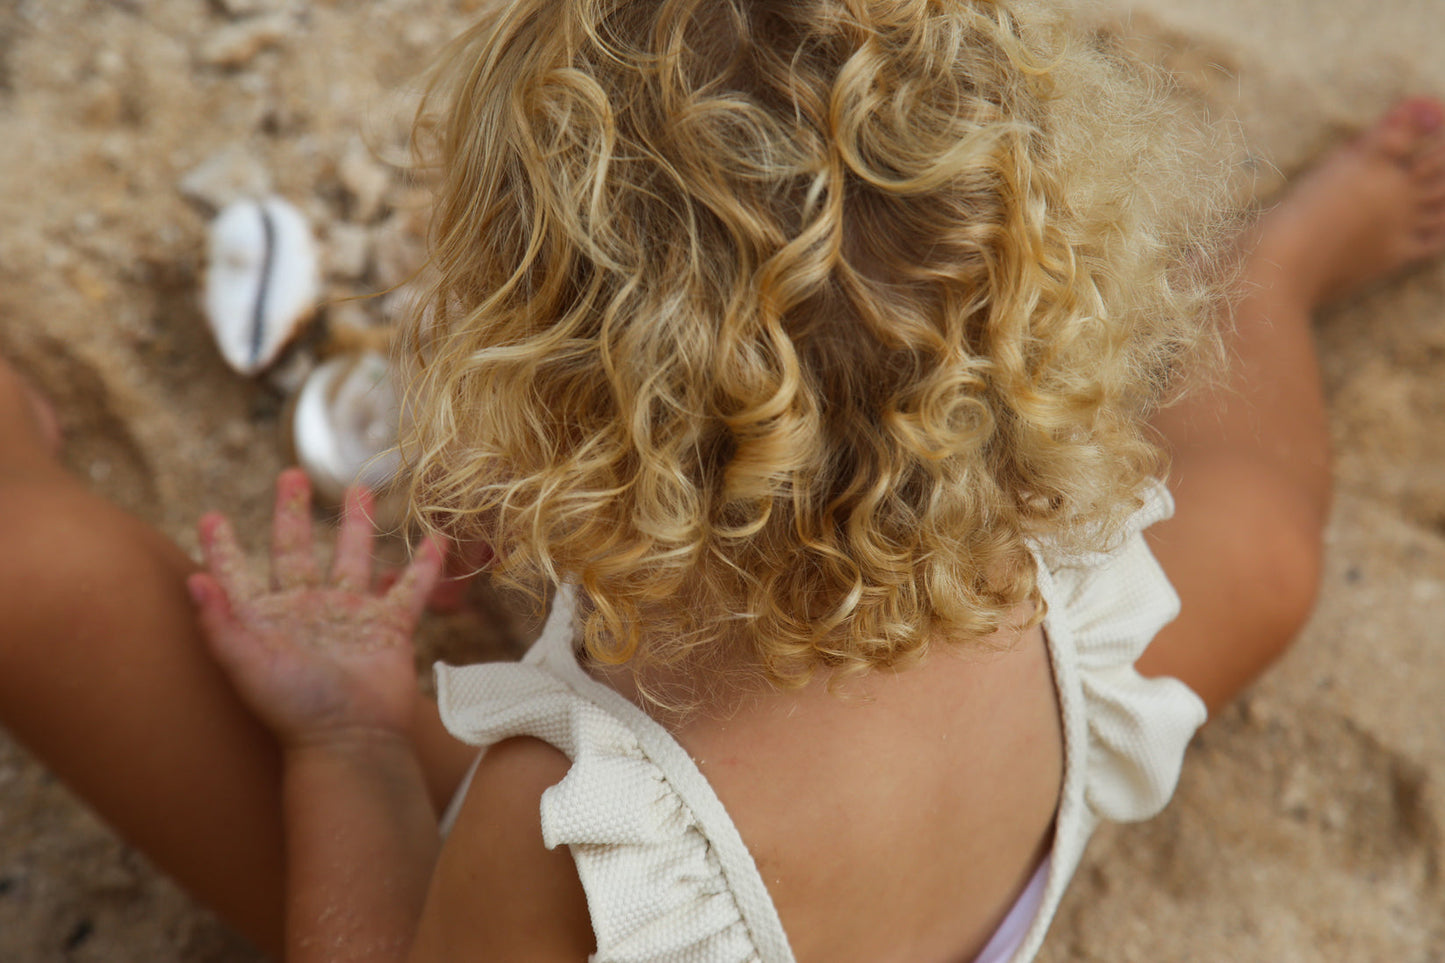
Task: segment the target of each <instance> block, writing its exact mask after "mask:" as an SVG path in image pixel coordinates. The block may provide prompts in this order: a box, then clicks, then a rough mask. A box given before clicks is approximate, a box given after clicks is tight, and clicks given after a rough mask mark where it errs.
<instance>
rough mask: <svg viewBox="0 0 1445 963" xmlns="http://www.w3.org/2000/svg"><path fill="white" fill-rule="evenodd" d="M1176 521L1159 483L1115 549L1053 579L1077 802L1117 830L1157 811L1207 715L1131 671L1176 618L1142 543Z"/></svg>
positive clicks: (1195, 699) (1181, 691) (1195, 700)
mask: <svg viewBox="0 0 1445 963" xmlns="http://www.w3.org/2000/svg"><path fill="white" fill-rule="evenodd" d="M1173 512H1174V502H1173V499H1172V498H1171V497H1170V495H1169V492H1168V490H1167V489H1166V488H1165V487H1164V486H1163V485H1162V484H1157V483H1156V485H1155V486H1154V487H1153V488H1152V489H1151V490H1150V491H1149V492H1148V494H1147V496H1146V499H1145V504H1144V506H1143V507H1142V508H1141V509H1140V510H1139V511H1137V512H1135V514H1134V515H1133V517H1132V518H1130V520H1129V522H1128V525H1127V529H1126V532H1125V538H1124V540H1123V541H1122V542H1121V543H1120V545H1119V547H1118V548H1117V549H1115V550H1114V551H1113V552H1110V553H1108V554H1107V555H1100V556H1094V557H1091V558H1089V559H1087V560H1086V561H1085V562H1084V563H1081V564H1078V565H1070V566H1064V567H1061V568H1058V569H1056V570H1055V571H1053V572H1052V578H1051V581H1052V583H1053V589H1054V592H1053V597H1052V598H1051V599H1050V605H1051V608H1052V610H1055V611H1057V613H1058V614H1059V617H1060V618H1061V619H1065V620H1067V623H1068V624H1067V632H1068V634H1070V635H1072V643H1073V648H1074V651H1075V652H1076V653H1077V662H1076V665H1077V669H1078V678H1079V684H1080V688H1081V690H1082V695H1083V701H1084V707H1085V718H1086V719H1087V720H1088V731H1089V739H1088V750H1087V758H1086V763H1085V765H1086V775H1085V779H1084V796H1085V799H1086V801H1087V803H1088V805H1089V808H1090V809H1091V810H1093V812H1094V814H1095V815H1097V816H1098V817H1099V818H1101V819H1108V820H1111V821H1114V822H1137V821H1139V820H1144V819H1148V818H1150V817H1152V816H1154V815H1156V814H1157V813H1158V812H1159V811H1160V810H1161V809H1163V808H1164V806H1165V805H1166V804H1167V803H1168V802H1169V799H1170V797H1171V796H1173V795H1174V789H1175V787H1176V785H1177V784H1178V782H1179V772H1180V769H1181V767H1182V765H1183V762H1184V750H1185V748H1186V746H1187V745H1188V744H1189V740H1190V739H1192V738H1193V736H1194V733H1195V731H1197V730H1198V728H1199V727H1200V726H1201V725H1203V724H1204V720H1205V718H1206V715H1207V713H1206V710H1205V707H1204V702H1203V701H1202V700H1201V699H1200V698H1199V696H1198V695H1196V694H1195V693H1194V691H1193V690H1192V689H1190V688H1189V687H1188V686H1187V685H1185V684H1184V683H1183V682H1180V681H1179V680H1178V679H1171V678H1153V679H1149V678H1145V677H1144V676H1142V675H1140V674H1139V672H1138V670H1137V669H1136V668H1135V667H1134V664H1135V663H1136V662H1137V661H1138V660H1139V657H1140V656H1142V655H1143V654H1144V650H1145V649H1146V648H1148V646H1149V643H1150V642H1151V641H1153V639H1154V636H1155V635H1157V634H1158V633H1159V630H1160V629H1162V628H1163V627H1164V626H1166V625H1168V624H1169V623H1170V622H1172V621H1173V620H1174V619H1175V618H1176V617H1178V615H1179V596H1178V594H1177V593H1176V592H1175V591H1174V587H1173V586H1172V585H1170V584H1169V579H1168V578H1167V577H1166V576H1165V574H1164V570H1163V568H1161V567H1160V565H1159V562H1158V561H1157V560H1156V559H1155V558H1154V556H1153V554H1152V553H1151V552H1150V551H1149V546H1148V544H1147V543H1146V542H1145V541H1144V538H1143V535H1142V533H1143V531H1144V529H1145V528H1147V527H1149V526H1150V525H1152V524H1154V523H1155V522H1157V521H1161V520H1163V519H1166V518H1168V517H1170V516H1171V515H1172V514H1173ZM1050 628H1051V626H1050V622H1049V621H1048V620H1046V621H1045V629H1046V630H1049V629H1050ZM1052 628H1053V630H1054V631H1058V630H1059V629H1060V628H1061V627H1058V626H1053V627H1052Z"/></svg>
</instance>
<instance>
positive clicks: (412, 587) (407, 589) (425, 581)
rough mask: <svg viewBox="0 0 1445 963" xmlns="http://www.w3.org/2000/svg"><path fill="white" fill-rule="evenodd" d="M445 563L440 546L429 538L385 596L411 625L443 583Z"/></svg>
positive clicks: (443, 553) (387, 601)
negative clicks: (440, 583) (429, 597)
mask: <svg viewBox="0 0 1445 963" xmlns="http://www.w3.org/2000/svg"><path fill="white" fill-rule="evenodd" d="M445 561H446V555H445V552H444V551H443V550H442V546H441V542H439V541H438V540H437V539H435V538H429V539H427V540H426V541H425V542H423V543H422V545H421V548H419V549H417V551H416V555H414V556H413V557H412V560H411V564H409V565H407V567H406V569H405V570H404V571H403V572H402V573H401V578H399V579H397V581H396V584H395V585H393V586H392V587H391V588H390V589H389V590H388V591H387V593H386V604H387V605H388V606H395V607H396V609H397V610H398V611H399V612H400V613H401V614H403V615H405V616H406V619H407V622H408V624H415V623H416V620H417V619H419V618H421V613H422V612H423V611H424V610H425V609H426V600H427V598H428V596H430V595H431V593H432V590H433V589H434V588H436V585H437V582H438V581H439V580H440V579H441V574H442V565H443V563H444V562H445Z"/></svg>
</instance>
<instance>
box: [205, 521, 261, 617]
mask: <svg viewBox="0 0 1445 963" xmlns="http://www.w3.org/2000/svg"><path fill="white" fill-rule="evenodd" d="M198 528H199V531H200V535H201V553H202V554H203V555H204V556H205V562H206V568H207V569H209V570H210V573H211V575H212V576H213V577H214V580H215V582H216V583H218V585H219V586H220V588H221V589H222V590H223V591H224V592H225V594H226V595H228V596H229V597H230V598H233V599H236V600H246V599H253V598H255V597H256V596H258V595H260V594H261V584H260V581H259V580H258V579H257V578H256V577H255V575H254V574H252V572H251V567H250V566H249V565H248V564H247V563H246V556H245V555H244V554H243V553H242V552H241V548H240V546H239V545H237V544H236V533H235V532H234V531H233V530H232V529H231V522H230V520H228V519H227V518H226V516H224V515H221V514H220V513H218V512H209V513H207V514H205V515H203V516H201V521H200V524H199V526H198Z"/></svg>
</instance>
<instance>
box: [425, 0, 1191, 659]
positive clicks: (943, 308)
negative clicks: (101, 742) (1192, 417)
mask: <svg viewBox="0 0 1445 963" xmlns="http://www.w3.org/2000/svg"><path fill="white" fill-rule="evenodd" d="M1031 15H1032V14H1031V13H1030V11H1029V10H1028V9H1025V8H1021V7H1020V6H1018V5H1016V4H1014V3H1004V2H990V0H947V2H943V0H889V2H880V0H782V2H763V0H510V2H508V3H506V4H504V5H503V6H502V7H501V8H500V9H499V10H498V11H497V12H495V13H493V14H491V15H490V16H489V17H488V18H487V20H486V21H485V22H484V23H482V24H480V25H479V26H478V27H477V28H475V29H474V30H473V31H472V32H471V33H470V34H468V35H467V36H466V37H464V38H462V39H461V40H460V41H459V42H458V43H457V45H455V46H454V47H453V48H452V50H451V51H450V53H449V55H448V57H447V59H446V60H445V61H444V63H443V66H442V67H441V68H440V72H439V73H438V75H437V81H436V86H434V87H433V89H432V92H431V94H430V96H429V99H428V105H427V106H426V107H425V108H424V113H423V118H424V119H423V124H422V126H421V128H420V130H421V132H422V133H423V135H425V136H426V137H428V138H430V142H431V144H432V148H433V152H432V157H431V160H432V161H433V162H434V163H435V164H436V165H437V171H436V174H437V177H438V188H439V196H438V207H437V211H436V215H435V221H434V236H433V267H434V269H435V281H434V285H433V287H432V288H431V290H430V295H429V297H428V299H427V311H426V313H425V316H424V319H419V320H418V321H417V323H416V325H415V326H414V330H413V335H414V339H413V343H414V347H415V348H416V350H415V352H414V357H413V358H412V362H413V363H414V364H415V366H416V370H415V376H416V379H417V382H416V383H417V386H418V392H419V398H420V401H419V406H420V415H419V417H418V418H417V424H416V429H415V432H416V438H415V444H414V445H413V446H412V450H413V451H414V452H415V453H416V454H415V461H416V465H415V467H416V469H417V471H416V473H415V482H414V484H415V489H414V492H413V494H414V498H415V504H416V505H417V506H418V508H419V510H420V512H421V514H422V515H423V516H424V517H425V518H427V519H429V520H430V521H432V522H433V523H435V524H438V525H441V526H442V527H444V528H447V529H448V530H450V531H452V532H453V533H456V534H461V535H464V536H469V537H477V538H482V539H485V540H487V541H490V542H491V543H492V544H493V546H494V547H495V549H496V552H497V564H498V566H499V568H500V570H501V572H502V573H504V574H508V575H512V576H515V577H517V578H519V579H521V580H524V581H526V580H530V579H533V578H535V577H537V576H539V575H541V576H545V577H548V578H558V577H570V578H573V579H576V580H577V581H579V582H580V584H581V585H582V586H583V587H584V588H585V590H586V592H587V595H588V597H589V598H590V601H591V604H592V608H591V610H590V615H589V621H588V626H587V628H588V632H587V644H588V647H589V651H590V652H591V654H592V655H593V656H594V657H597V658H601V659H604V660H607V661H619V660H622V659H626V658H631V657H634V656H639V657H647V658H654V659H658V660H662V661H667V660H671V659H675V658H681V657H683V656H686V655H688V654H689V653H696V652H698V651H706V650H707V649H708V647H710V646H715V645H718V644H728V645H742V646H752V647H753V649H752V652H751V655H752V656H754V657H755V658H756V661H757V664H758V665H759V666H760V667H761V668H762V669H763V670H764V671H765V672H766V673H767V674H768V675H769V676H770V677H771V678H772V679H773V680H774V681H777V682H790V681H799V680H801V679H803V678H806V677H807V676H808V675H809V674H810V673H811V672H813V671H814V670H816V669H818V668H823V667H831V668H861V667H867V666H873V665H890V664H896V663H898V662H900V661H903V660H906V659H908V658H910V657H912V656H915V655H916V654H918V653H920V652H921V651H923V648H924V647H925V646H926V645H927V643H928V642H929V641H930V640H936V639H938V638H940V637H946V638H950V639H956V640H960V641H967V640H970V639H977V638H981V637H983V636H985V635H987V634H989V633H990V632H992V631H994V630H995V629H997V628H999V627H1000V626H1002V625H1004V624H1006V623H1007V622H1008V620H1009V619H1010V617H1011V615H1010V613H1011V612H1012V611H1013V610H1015V609H1016V608H1017V606H1018V605H1019V603H1021V602H1025V601H1028V600H1030V599H1032V598H1033V597H1034V594H1035V585H1034V565H1033V561H1032V559H1031V555H1030V549H1029V544H1030V541H1031V540H1040V541H1044V542H1049V543H1051V544H1056V545H1059V546H1061V547H1062V548H1063V549H1065V550H1067V549H1072V548H1081V547H1090V546H1096V545H1097V543H1098V542H1099V540H1101V539H1107V538H1108V537H1109V535H1110V534H1111V532H1112V531H1113V529H1114V527H1115V526H1116V524H1117V522H1118V521H1119V520H1120V519H1121V518H1122V517H1123V516H1124V515H1126V514H1127V513H1128V512H1129V511H1130V510H1131V509H1132V508H1133V507H1134V506H1136V505H1137V504H1138V493H1139V491H1140V489H1141V486H1142V485H1143V483H1144V482H1145V480H1146V479H1147V477H1148V476H1149V475H1150V474H1151V473H1153V472H1156V471H1157V470H1158V469H1159V467H1160V465H1159V459H1158V457H1157V452H1156V449H1155V447H1154V446H1153V445H1152V444H1151V442H1150V441H1149V439H1148V437H1147V435H1146V432H1145V429H1144V428H1143V425H1142V417H1143V415H1144V414H1145V413H1147V412H1148V410H1149V409H1150V408H1151V406H1152V405H1153V404H1155V403H1156V401H1157V400H1158V398H1159V396H1160V394H1161V392H1162V391H1163V390H1164V389H1165V388H1166V387H1167V385H1166V382H1167V381H1168V375H1169V371H1170V368H1171V366H1173V365H1175V364H1176V363H1177V362H1178V361H1179V359H1180V358H1181V357H1183V355H1184V354H1185V353H1186V352H1187V351H1188V350H1190V349H1192V348H1193V347H1194V346H1196V345H1197V344H1199V343H1200V342H1201V341H1202V340H1204V339H1205V335H1204V334H1203V333H1202V332H1203V331H1204V330H1205V329H1206V328H1205V325H1204V323H1203V320H1202V319H1203V316H1204V314H1205V310H1206V308H1205V303H1204V302H1205V299H1206V296H1207V294H1208V292H1207V289H1206V286H1205V285H1204V284H1203V283H1201V282H1199V281H1197V280H1195V279H1193V278H1192V277H1191V276H1190V275H1189V274H1188V272H1187V271H1186V270H1185V269H1183V268H1182V267H1180V264H1181V263H1182V262H1181V260H1180V255H1181V253H1182V252H1181V249H1182V248H1183V247H1184V246H1185V245H1186V244H1187V243H1189V242H1190V236H1189V234H1188V232H1187V230H1186V229H1185V228H1183V227H1181V223H1182V222H1180V220H1179V219H1177V218H1175V219H1172V220H1171V219H1170V218H1167V217H1165V216H1164V215H1163V214H1162V213H1161V211H1162V210H1163V209H1165V208H1167V207H1168V203H1167V202H1168V200H1169V195H1170V194H1181V193H1182V195H1183V196H1188V195H1189V194H1190V192H1194V191H1197V190H1198V188H1199V181H1198V180H1197V179H1191V178H1188V177H1187V176H1186V175H1184V174H1182V173H1178V171H1180V170H1181V168H1180V167H1179V165H1178V164H1177V163H1173V162H1172V161H1171V162H1169V163H1165V161H1170V160H1171V159H1170V158H1167V157H1166V155H1167V154H1168V153H1169V149H1170V148H1169V145H1168V144H1165V143H1161V142H1160V139H1159V136H1158V133H1159V131H1158V117H1159V105H1158V103H1157V100H1158V98H1157V95H1156V93H1154V92H1151V90H1150V88H1149V87H1148V85H1147V84H1146V83H1145V82H1144V81H1142V80H1141V75H1140V74H1139V72H1137V71H1131V70H1130V69H1129V68H1128V67H1126V66H1124V65H1121V64H1119V63H1117V62H1115V61H1113V60H1111V59H1110V58H1109V57H1107V56H1105V55H1104V54H1102V53H1100V52H1099V51H1098V50H1096V49H1092V48H1090V47H1088V46H1087V45H1085V44H1083V43H1081V42H1079V41H1076V40H1073V39H1070V38H1069V37H1068V36H1067V35H1066V34H1065V32H1064V31H1063V30H1062V29H1059V28H1057V27H1054V26H1050V25H1047V24H1036V23H1032V22H1031V21H1030V20H1029V17H1030V16H1031ZM1160 170H1167V171H1168V172H1170V173H1169V174H1168V175H1167V177H1165V178H1164V179H1163V180H1161V176H1163V175H1161V174H1160V173H1159V171H1160ZM1168 178H1173V179H1172V180H1170V179H1168ZM639 646H640V647H639Z"/></svg>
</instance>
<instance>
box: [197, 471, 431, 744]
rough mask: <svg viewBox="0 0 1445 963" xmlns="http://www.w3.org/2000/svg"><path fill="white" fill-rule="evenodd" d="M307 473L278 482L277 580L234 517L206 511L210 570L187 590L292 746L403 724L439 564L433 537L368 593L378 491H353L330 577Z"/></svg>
mask: <svg viewBox="0 0 1445 963" xmlns="http://www.w3.org/2000/svg"><path fill="white" fill-rule="evenodd" d="M310 503H311V489H310V484H309V483H308V481H307V479H306V475H305V473H303V472H301V471H299V470H296V469H292V470H289V471H285V472H282V474H281V476H280V478H279V479H277V482H276V517H275V522H274V525H273V529H272V542H271V583H270V586H269V588H268V587H267V586H266V585H264V584H263V583H262V582H261V581H260V580H259V579H258V578H257V577H256V575H255V573H254V572H252V571H251V570H250V567H249V566H248V565H247V563H246V560H245V558H244V557H243V556H242V554H241V551H240V549H239V548H238V547H237V545H236V539H235V534H234V533H233V532H232V530H231V525H230V523H229V522H228V521H227V520H226V519H225V518H224V517H223V516H221V515H218V514H214V513H212V514H209V515H206V516H205V517H203V518H202V519H201V523H200V535H201V546H202V550H203V551H204V553H205V558H206V569H207V571H206V572H205V573H198V574H196V575H192V576H191V578H190V580H189V583H188V584H189V587H190V590H191V594H192V596H194V598H195V599H196V603H197V605H198V606H199V607H200V618H201V625H202V627H203V629H204V630H205V634H206V638H207V641H208V642H209V643H210V648H211V651H212V653H213V654H214V655H215V657H216V659H217V661H219V662H220V664H221V666H222V667H223V668H224V669H225V670H226V673H227V674H228V675H229V676H230V677H231V681H232V683H233V684H234V685H235V687H236V689H237V691H238V692H239V693H240V695H241V698H242V699H243V700H244V701H245V702H246V704H247V705H248V706H250V708H251V710H252V711H254V712H255V713H256V714H257V715H258V716H259V717H260V718H261V720H262V721H263V722H265V723H266V724H267V725H268V726H269V727H270V728H271V729H272V731H274V732H275V733H276V735H277V736H278V737H279V738H280V739H281V741H282V743H283V744H284V745H297V744H309V743H314V742H317V741H324V740H327V739H329V738H338V737H339V738H349V737H351V736H353V735H357V734H362V733H366V732H371V731H375V730H378V729H382V730H390V731H392V732H403V731H405V730H406V729H407V728H408V726H409V725H410V723H411V718H412V710H413V708H414V704H415V701H416V698H417V687H416V674H415V670H414V668H413V665H412V631H413V630H414V629H415V627H416V622H417V619H418V617H419V616H420V615H421V612H422V609H423V608H424V607H425V605H426V599H427V596H428V594H429V593H430V592H431V590H432V588H433V586H435V584H436V582H437V578H438V576H439V574H440V572H441V568H442V552H441V550H440V548H439V547H438V546H437V545H436V544H435V543H434V542H430V541H429V542H427V543H426V544H424V545H423V546H422V547H421V549H420V550H419V551H418V552H417V555H416V557H415V558H414V559H413V560H412V562H411V564H410V565H408V566H407V568H406V569H405V571H404V572H403V573H402V575H401V577H400V578H399V579H398V580H397V581H396V582H395V584H393V585H392V586H391V587H390V588H389V589H388V590H387V591H386V592H385V594H379V593H377V592H375V591H373V590H372V580H371V543H372V538H373V531H372V525H371V518H370V507H371V496H370V495H369V493H367V492H365V491H362V490H352V491H350V492H348V493H347V498H346V508H345V513H344V516H343V518H342V522H341V530H340V532H339V533H338V535H337V540H336V553H335V559H334V561H333V563H332V568H331V576H330V579H329V581H328V580H323V579H322V578H321V576H320V574H319V573H318V571H317V569H316V561H315V558H314V556H313V554H312V537H311V506H310Z"/></svg>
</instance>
